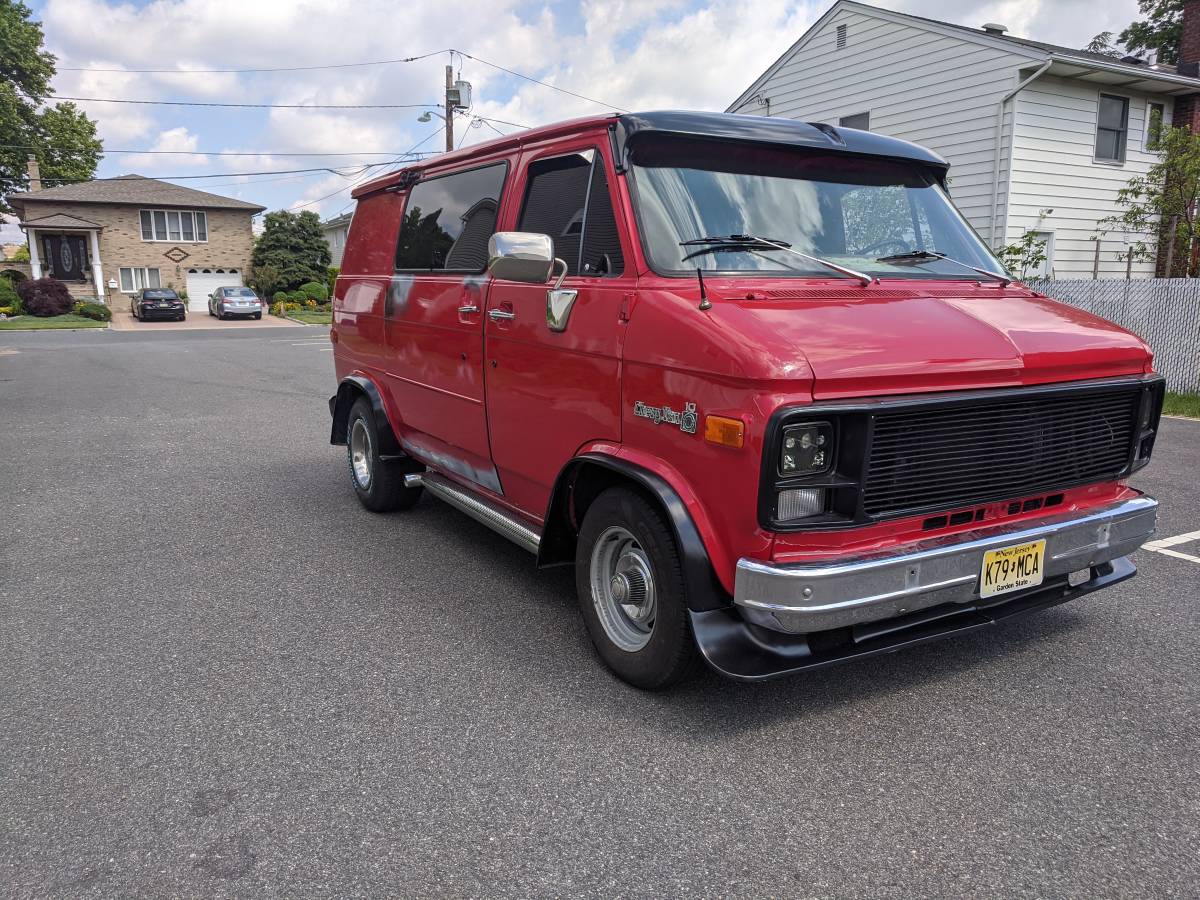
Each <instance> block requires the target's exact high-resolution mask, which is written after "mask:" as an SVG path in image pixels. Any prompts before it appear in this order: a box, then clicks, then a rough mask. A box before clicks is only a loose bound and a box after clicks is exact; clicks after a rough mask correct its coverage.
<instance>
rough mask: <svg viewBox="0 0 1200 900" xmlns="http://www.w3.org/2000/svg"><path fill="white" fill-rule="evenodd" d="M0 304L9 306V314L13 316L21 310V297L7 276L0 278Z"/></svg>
mask: <svg viewBox="0 0 1200 900" xmlns="http://www.w3.org/2000/svg"><path fill="white" fill-rule="evenodd" d="M0 306H7V307H9V308H10V309H11V312H9V315H10V316H15V315H17V314H18V313H20V311H21V298H20V297H18V296H17V289H16V288H14V287H13V286H12V284H11V283H10V282H9V280H8V279H7V278H0Z"/></svg>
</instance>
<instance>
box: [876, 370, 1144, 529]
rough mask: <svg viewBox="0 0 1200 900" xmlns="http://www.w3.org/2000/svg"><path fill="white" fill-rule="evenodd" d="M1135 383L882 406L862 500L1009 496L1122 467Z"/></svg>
mask: <svg viewBox="0 0 1200 900" xmlns="http://www.w3.org/2000/svg"><path fill="white" fill-rule="evenodd" d="M1140 397H1141V393H1140V389H1139V388H1137V387H1122V388H1120V389H1113V390H1106V391H1096V392H1094V393H1090V392H1077V393H1071V394H1069V395H1064V396H1046V397H1036V396H1034V397H1010V398H1003V399H997V400H990V401H988V400H984V401H978V402H972V403H970V404H969V405H961V406H958V405H950V406H945V405H943V406H936V407H929V408H925V409H904V410H896V411H894V412H881V413H878V414H877V415H876V416H875V427H874V433H873V437H872V439H871V447H870V453H869V455H868V458H867V464H866V476H865V478H864V481H863V489H862V509H863V512H864V513H866V514H867V515H868V516H873V517H880V516H892V515H898V514H901V513H912V512H916V511H918V510H929V509H934V508H941V509H947V508H952V507H955V506H965V505H969V504H973V503H986V502H990V501H994V500H1008V499H1012V498H1016V497H1023V496H1027V495H1029V494H1036V493H1039V492H1043V491H1048V490H1052V489H1056V488H1064V487H1069V486H1071V485H1076V484H1086V483H1088V482H1095V481H1104V480H1108V479H1111V478H1116V477H1118V476H1120V475H1121V474H1123V473H1124V471H1125V470H1126V467H1127V465H1128V464H1129V462H1130V458H1131V454H1132V452H1133V441H1134V433H1135V428H1136V426H1137V414H1138V408H1139V401H1140Z"/></svg>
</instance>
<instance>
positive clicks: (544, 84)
mask: <svg viewBox="0 0 1200 900" xmlns="http://www.w3.org/2000/svg"><path fill="white" fill-rule="evenodd" d="M450 52H451V53H457V54H459V55H460V56H465V57H466V58H467V59H473V60H475V62H481V63H483V64H484V65H485V66H491V67H492V68H493V69H499V70H500V71H501V72H507V73H508V74H509V75H515V76H516V77H517V78H523V79H525V80H526V81H531V82H533V83H534V84H540V85H541V86H542V87H547V88H550V89H551V90H554V91H559V92H560V93H563V94H570V95H571V96H572V97H578V98H579V99H580V100H586V101H587V102H588V103H595V104H597V105H599V106H607V107H608V108H609V109H615V110H616V111H617V112H629V110H627V109H622V108H621V107H619V106H613V105H612V104H611V103H605V102H604V101H603V100H596V99H594V98H592V97H585V96H584V95H583V94H577V93H575V92H574V91H568V90H567V89H566V88H562V87H559V86H558V85H556V84H550V83H549V82H547V81H539V80H538V79H537V78H533V77H531V76H529V75H522V74H521V73H520V72H517V71H514V70H513V69H509V68H506V67H505V66H502V65H500V64H499V63H494V62H489V61H488V60H486V59H481V58H480V57H478V56H472V55H471V54H470V53H465V52H464V51H462V50H451V51H450Z"/></svg>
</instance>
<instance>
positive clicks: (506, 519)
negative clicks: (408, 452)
mask: <svg viewBox="0 0 1200 900" xmlns="http://www.w3.org/2000/svg"><path fill="white" fill-rule="evenodd" d="M404 486H405V487H410V488H411V487H423V488H425V490H427V491H429V493H431V494H433V496H435V497H437V498H438V499H439V500H443V501H445V502H446V503H449V504H450V505H451V506H453V507H454V508H455V509H457V510H459V511H460V512H465V513H466V514H467V515H468V516H470V517H471V518H472V519H474V520H475V521H476V522H479V523H480V524H483V525H486V526H487V527H488V528H490V529H492V531H494V532H496V533H497V534H498V535H500V536H501V537H506V538H508V539H509V540H510V541H512V542H513V543H514V544H516V545H517V546H518V547H523V548H524V549H526V550H528V551H529V552H530V553H537V551H538V544H540V543H541V540H542V536H541V535H540V534H538V533H537V532H536V531H534V530H533V529H532V528H530V527H529V526H528V525H526V524H525V523H524V522H522V521H521V520H520V519H518V518H517V517H516V516H514V515H513V514H512V513H510V512H509V511H508V510H506V509H504V508H503V507H501V506H499V505H498V504H496V503H493V502H492V501H491V500H488V499H486V498H484V497H481V496H479V495H478V494H476V493H474V492H473V491H470V490H468V489H467V488H464V487H462V486H460V485H457V484H455V483H454V482H453V481H451V480H450V479H448V478H443V477H442V476H441V475H438V474H437V473H436V472H414V473H411V474H409V475H405V476H404Z"/></svg>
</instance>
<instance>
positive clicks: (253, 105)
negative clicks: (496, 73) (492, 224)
mask: <svg viewBox="0 0 1200 900" xmlns="http://www.w3.org/2000/svg"><path fill="white" fill-rule="evenodd" d="M53 99H55V100H70V101H73V102H75V103H136V104H139V105H142V106H211V107H219V108H222V109H431V108H432V109H440V108H441V106H442V104H440V103H202V102H200V101H198V100H118V99H115V98H112V97H57V96H56V97H54V98H53ZM584 99H586V98H584Z"/></svg>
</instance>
